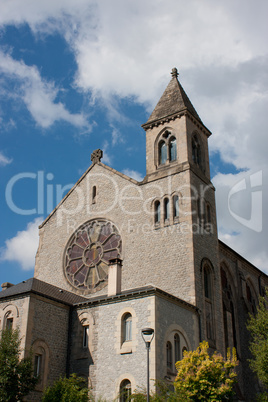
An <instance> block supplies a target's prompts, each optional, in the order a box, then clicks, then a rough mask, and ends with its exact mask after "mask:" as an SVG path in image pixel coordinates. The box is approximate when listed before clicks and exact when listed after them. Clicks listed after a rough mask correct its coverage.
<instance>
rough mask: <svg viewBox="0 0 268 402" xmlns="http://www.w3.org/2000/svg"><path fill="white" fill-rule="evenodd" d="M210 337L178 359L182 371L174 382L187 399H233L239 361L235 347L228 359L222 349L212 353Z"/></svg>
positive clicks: (177, 366)
mask: <svg viewBox="0 0 268 402" xmlns="http://www.w3.org/2000/svg"><path fill="white" fill-rule="evenodd" d="M208 349H209V345H208V343H207V342H206V341H203V342H202V343H200V345H199V347H198V348H197V349H196V350H194V351H190V352H187V351H185V352H184V357H183V359H182V360H180V361H178V362H177V363H176V369H177V371H178V374H177V377H176V380H175V383H174V386H175V390H176V393H177V394H178V395H180V396H181V397H184V400H185V401H187V400H188V401H224V400H231V398H232V395H233V385H234V383H235V382H236V377H237V374H236V373H235V367H236V366H237V365H238V361H237V358H236V353H235V350H233V353H232V356H231V354H230V351H228V353H227V359H226V360H225V359H224V358H223V357H222V356H221V355H220V354H219V353H217V352H215V353H214V354H213V355H212V356H210V355H209V353H208Z"/></svg>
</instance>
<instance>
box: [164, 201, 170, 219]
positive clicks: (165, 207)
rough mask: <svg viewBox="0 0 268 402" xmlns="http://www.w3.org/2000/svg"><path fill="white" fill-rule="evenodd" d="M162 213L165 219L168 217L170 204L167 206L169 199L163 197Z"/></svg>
mask: <svg viewBox="0 0 268 402" xmlns="http://www.w3.org/2000/svg"><path fill="white" fill-rule="evenodd" d="M164 213H165V220H167V219H169V217H170V206H169V199H168V198H165V199H164Z"/></svg>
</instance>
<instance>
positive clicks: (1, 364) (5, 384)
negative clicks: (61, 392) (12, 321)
mask: <svg viewBox="0 0 268 402" xmlns="http://www.w3.org/2000/svg"><path fill="white" fill-rule="evenodd" d="M20 342H21V339H20V336H19V330H18V329H15V330H13V329H11V328H10V329H5V330H3V331H2V333H1V339H0V401H3V402H8V401H10V402H13V401H22V399H23V397H24V396H25V395H28V393H29V392H30V391H32V390H33V389H34V387H35V385H36V383H37V381H38V378H36V377H34V375H33V365H32V358H31V356H29V357H24V358H23V359H20Z"/></svg>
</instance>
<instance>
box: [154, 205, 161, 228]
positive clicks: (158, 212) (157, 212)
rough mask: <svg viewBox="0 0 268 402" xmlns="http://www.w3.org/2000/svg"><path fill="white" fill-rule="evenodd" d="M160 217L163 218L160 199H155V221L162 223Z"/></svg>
mask: <svg viewBox="0 0 268 402" xmlns="http://www.w3.org/2000/svg"><path fill="white" fill-rule="evenodd" d="M160 219H161V205H160V201H155V203H154V221H155V223H160Z"/></svg>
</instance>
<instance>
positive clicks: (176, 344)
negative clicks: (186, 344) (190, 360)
mask: <svg viewBox="0 0 268 402" xmlns="http://www.w3.org/2000/svg"><path fill="white" fill-rule="evenodd" d="M174 353H175V363H176V362H177V361H179V360H181V343H180V337H179V335H178V334H175V335H174Z"/></svg>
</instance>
